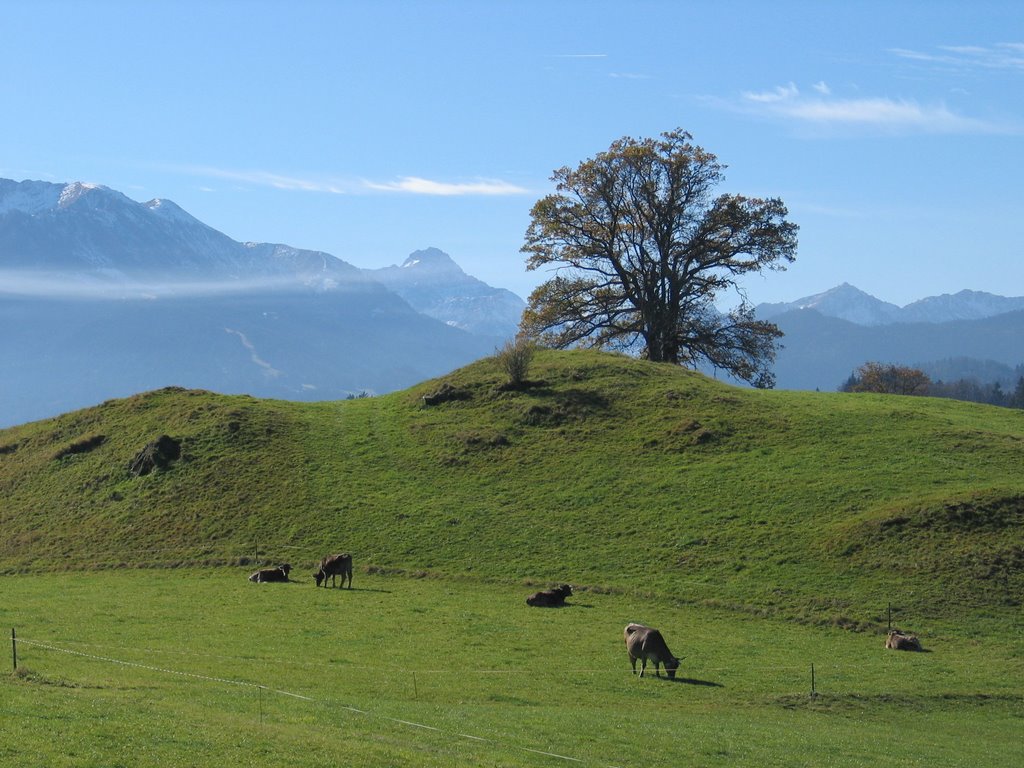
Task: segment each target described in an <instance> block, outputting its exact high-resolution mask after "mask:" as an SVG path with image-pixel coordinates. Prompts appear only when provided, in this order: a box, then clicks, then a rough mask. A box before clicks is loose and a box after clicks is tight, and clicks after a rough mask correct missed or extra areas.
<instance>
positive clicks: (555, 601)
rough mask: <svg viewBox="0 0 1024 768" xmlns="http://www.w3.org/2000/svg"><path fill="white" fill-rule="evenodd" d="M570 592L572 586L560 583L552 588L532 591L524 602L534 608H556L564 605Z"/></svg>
mask: <svg viewBox="0 0 1024 768" xmlns="http://www.w3.org/2000/svg"><path fill="white" fill-rule="evenodd" d="M571 594H572V587H570V586H569V585H568V584H561V585H559V586H557V587H555V588H554V589H546V590H544V591H543V592H534V593H533V594H532V595H530V596H529V597H528V598H526V604H527V605H532V606H534V607H535V608H557V607H559V606H562V605H565V598H567V597H569V595H571Z"/></svg>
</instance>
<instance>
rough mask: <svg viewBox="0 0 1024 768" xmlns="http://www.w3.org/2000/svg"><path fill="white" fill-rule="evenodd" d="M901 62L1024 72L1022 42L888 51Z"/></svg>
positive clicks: (1023, 47)
mask: <svg viewBox="0 0 1024 768" xmlns="http://www.w3.org/2000/svg"><path fill="white" fill-rule="evenodd" d="M889 53H892V54H894V55H896V56H899V57H900V58H902V59H909V60H911V61H917V62H922V63H929V64H937V65H942V66H944V67H956V68H961V69H966V68H970V69H978V68H982V69H1002V70H1017V71H1022V72H1024V43H997V44H995V45H987V46H985V45H944V46H940V47H938V48H937V49H935V50H934V51H916V50H911V49H908V48H891V49H889Z"/></svg>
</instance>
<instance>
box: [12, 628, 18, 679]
mask: <svg viewBox="0 0 1024 768" xmlns="http://www.w3.org/2000/svg"><path fill="white" fill-rule="evenodd" d="M11 659H12V660H13V662H14V671H15V672H17V671H18V635H17V633H15V631H14V627H11Z"/></svg>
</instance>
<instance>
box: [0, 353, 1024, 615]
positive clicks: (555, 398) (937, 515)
mask: <svg viewBox="0 0 1024 768" xmlns="http://www.w3.org/2000/svg"><path fill="white" fill-rule="evenodd" d="M530 375H531V379H532V380H533V381H532V383H531V386H529V387H526V388H522V389H520V390H510V389H508V388H507V387H503V386H502V385H503V383H504V381H505V376H504V375H503V374H502V373H501V372H500V370H499V368H498V366H497V364H496V362H495V361H494V360H491V359H485V360H481V361H479V362H477V363H474V364H473V365H470V366H468V367H466V368H463V369H460V370H458V371H455V372H453V373H452V374H450V375H449V376H446V377H444V379H443V380H435V381H429V382H424V383H423V384H421V385H418V386H416V387H413V388H411V389H409V390H406V391H403V392H398V393H394V394H391V395H386V396H382V397H376V398H368V399H359V400H349V401H343V402H325V403H312V404H310V403H301V404H300V403H290V402H281V401H273V400H256V399H253V398H249V397H244V396H230V397H229V396H221V395H216V394H211V393H208V392H200V391H188V390H180V389H164V390H160V391H156V392H150V393H146V394H141V395H137V396H134V397H131V398H127V399H123V400H116V401H110V402H107V403H104V404H102V405H100V406H97V407H95V408H90V409H86V410H82V411H77V412H74V413H70V414H66V415H64V416H62V417H59V418H57V419H51V420H47V421H41V422H35V423H32V424H27V425H23V426H19V427H15V428H12V429H7V430H3V431H0V498H2V499H3V504H2V507H0V529H2V530H3V532H4V535H3V536H2V537H0V570H2V571H5V572H8V573H11V572H23V571H48V570H63V569H69V568H75V569H78V568H83V567H96V568H99V567H114V566H119V565H126V566H132V567H165V566H175V565H184V564H188V565H197V564H240V563H241V564H245V563H248V562H251V561H252V560H254V559H255V558H256V556H257V555H258V556H259V558H260V559H261V560H269V561H284V560H287V561H290V562H291V563H292V564H293V565H295V566H297V567H298V568H299V569H300V571H301V570H307V569H311V568H312V563H313V562H314V561H315V560H316V559H318V558H319V557H320V556H321V555H322V554H325V553H327V552H328V551H337V550H340V549H342V548H344V549H347V550H349V551H351V552H353V554H354V556H355V561H356V567H357V571H358V570H359V569H360V568H367V567H371V568H375V569H380V570H381V571H382V572H390V571H399V572H405V573H414V574H423V575H433V574H437V575H444V576H447V577H451V578H471V579H476V580H480V581H488V582H505V583H534V582H538V583H540V582H549V581H569V582H571V583H573V584H577V585H581V586H583V587H587V588H590V589H592V590H595V591H611V592H622V593H629V594H636V595H650V596H652V597H659V598H670V599H675V600H678V601H681V602H690V603H697V602H699V603H705V604H708V605H714V606H723V607H734V608H739V609H741V610H749V611H757V612H762V613H769V614H776V615H780V616H786V617H791V618H799V619H802V620H807V621H814V622H831V623H835V624H839V625H843V626H851V627H866V626H877V625H879V624H882V625H884V623H885V615H884V614H885V609H886V605H887V604H888V603H889V602H892V603H893V605H894V606H895V607H896V609H897V610H898V611H901V612H902V613H903V615H915V616H931V617H933V618H943V617H948V618H955V617H963V616H964V615H965V613H966V612H970V613H975V614H979V613H980V614H983V613H985V612H996V613H1003V612H1010V611H1014V610H1019V604H1020V602H1019V601H1020V597H1021V595H1022V594H1024V474H1022V472H1021V469H1022V467H1024V412H1021V411H1016V410H1007V409H997V408H990V407H985V406H979V405H973V404H967V403H960V402H954V401H949V400H932V399H922V398H899V397H888V396H871V395H846V394H838V393H828V394H826V393H814V392H783V391H778V392H776V391H755V390H745V389H738V388H734V387H730V386H726V385H724V384H721V383H719V382H716V381H714V380H711V379H708V378H706V377H704V376H702V375H700V374H696V373H693V372H689V371H685V370H682V369H679V368H677V367H673V366H667V365H657V364H652V363H648V362H644V361H638V360H633V359H630V358H625V357H620V356H615V355H608V354H600V353H593V352H582V351H577V352H549V351H545V352H542V353H540V354H538V356H537V358H536V359H535V363H534V366H533V368H532V370H531V374H530ZM444 384H447V385H449V386H450V387H451V389H450V392H449V395H450V399H448V400H447V401H445V402H441V403H439V404H436V405H431V406H427V405H425V404H424V400H423V396H424V395H429V394H432V393H435V392H437V391H438V390H439V389H441V387H442V385H444ZM161 435H167V436H170V437H171V438H173V440H174V441H175V442H176V443H177V445H178V446H180V456H179V457H178V458H177V459H174V460H171V461H170V462H169V464H168V465H167V466H166V467H165V468H162V469H161V468H158V469H155V470H154V471H152V472H150V473H148V474H144V475H139V476H136V475H135V474H134V473H133V472H132V471H131V469H130V467H131V465H132V463H133V460H135V458H136V457H137V455H138V454H139V453H140V451H142V450H143V449H144V448H145V447H146V446H147V444H150V443H151V442H152V441H154V440H155V439H156V438H158V437H159V436H161ZM293 575H294V574H293ZM299 577H300V578H304V577H305V576H304V575H303V574H301V573H300V575H299Z"/></svg>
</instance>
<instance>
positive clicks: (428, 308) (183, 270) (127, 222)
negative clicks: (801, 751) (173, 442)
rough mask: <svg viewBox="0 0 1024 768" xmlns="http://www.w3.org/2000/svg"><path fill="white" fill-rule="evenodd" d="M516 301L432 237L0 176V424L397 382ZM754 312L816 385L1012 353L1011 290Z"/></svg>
mask: <svg viewBox="0 0 1024 768" xmlns="http://www.w3.org/2000/svg"><path fill="white" fill-rule="evenodd" d="M524 306H525V304H524V302H523V300H522V299H521V298H519V297H518V296H516V295H515V294H514V293H511V292H510V291H507V290H504V289H501V288H494V287H492V286H489V285H487V284H486V283H483V282H482V281H480V280H478V279H476V278H474V277H472V276H470V275H468V274H466V273H465V272H464V271H463V270H462V269H461V268H460V267H459V266H458V265H457V264H456V263H455V262H454V261H453V260H452V259H451V257H449V256H448V254H446V253H444V252H443V251H441V250H439V249H437V248H427V249H423V250H418V251H415V252H414V253H412V254H410V255H409V257H408V258H406V259H405V260H404V261H403V262H402V263H401V264H400V265H392V266H390V267H384V268H381V269H361V268H359V267H356V266H354V265H352V264H349V263H348V262H345V261H343V260H341V259H339V258H337V257H335V256H333V255H331V254H329V253H325V252H322V251H311V250H303V249H298V248H293V247H291V246H288V245H284V244H276V243H253V242H237V241H235V240H232V239H231V238H229V237H228V236H227V235H224V234H223V233H221V232H218V231H217V230H215V229H213V228H212V227H209V226H207V225H206V224H204V223H203V222H201V221H199V220H198V219H196V218H195V217H193V216H192V215H190V214H189V213H188V212H186V211H184V210H183V209H182V208H180V207H179V206H177V205H176V204H174V203H173V202H171V201H169V200H164V199H154V200H150V201H148V202H144V203H139V202H135V201H133V200H131V199H129V198H128V197H126V196H125V195H123V194H121V193H120V192H117V191H115V190H112V189H109V188H107V187H103V186H99V185H94V184H84V183H81V182H74V183H70V184H52V183H49V182H42V181H23V182H16V181H11V180H7V179H0V323H3V328H4V333H3V334H2V335H0V427H3V426H9V425H13V424H17V423H21V422H24V421H29V420H34V419H38V418H44V417H47V416H53V415H57V414H59V413H62V412H65V411H68V410H72V409H76V408H80V407H84V406H88V405H93V404H95V403H97V402H102V401H104V400H107V399H110V398H114V397H121V396H126V395H130V394H134V393H136V392H140V391H144V390H149V389H156V388H159V387H163V386H168V385H180V386H186V387H190V388H196V389H211V390H215V391H219V392H223V393H226V394H234V393H246V394H251V395H254V396H258V397H271V398H281V399H291V400H327V399H339V398H344V397H349V396H355V395H358V394H362V393H370V394H372V393H383V392H389V391H393V390H396V389H402V388H405V387H408V386H411V385H412V384H415V383H417V382H419V381H422V380H424V379H427V378H432V377H435V376H440V375H443V374H445V373H447V372H449V371H451V370H453V369H455V368H458V367H460V366H462V365H465V364H466V363H468V362H471V361H473V360H476V359H478V358H480V357H483V356H486V355H489V354H491V353H493V352H494V350H495V348H496V347H498V346H500V344H501V343H502V342H503V341H504V340H505V339H508V338H509V337H511V336H512V335H514V333H515V332H516V328H517V325H518V321H519V317H520V315H521V313H522V310H523V308H524ZM756 312H757V315H758V317H760V318H762V319H767V320H771V321H772V322H774V323H776V324H777V325H778V326H779V327H780V329H781V330H782V331H783V332H784V333H785V336H784V338H783V339H782V348H781V349H780V350H779V353H778V356H777V358H776V363H775V367H774V370H775V375H776V386H777V387H778V388H780V389H821V390H835V389H836V388H838V387H839V386H840V385H841V384H842V383H843V382H844V381H846V379H847V378H848V377H849V376H850V374H851V373H852V372H853V371H854V370H855V369H856V368H857V367H858V366H860V365H862V364H863V363H865V362H868V361H877V362H883V363H899V364H903V365H916V366H919V367H922V368H924V369H925V370H940V369H941V370H942V371H943V372H944V375H947V376H950V375H954V373H955V370H956V365H960V367H961V369H962V370H964V371H971V372H976V371H978V370H996V369H999V368H1000V366H1002V367H1003V368H1004V369H1005V370H1007V371H1009V370H1012V369H1013V367H1014V366H1017V365H1020V364H1021V363H1022V362H1024V297H1018V298H1007V297H1003V296H996V295H993V294H989V293H982V292H978V291H967V290H965V291H960V292H959V293H955V294H952V295H948V294H947V295H942V296H935V297H929V298H925V299H921V300H920V301H915V302H913V303H912V304H908V305H907V306H905V307H898V306H896V305H895V304H890V303H887V302H884V301H881V300H879V299H877V298H875V297H873V296H871V295H869V294H867V293H865V292H863V291H860V290H859V289H857V288H855V287H854V286H852V285H849V284H845V283H844V284H843V285H840V286H837V287H835V288H832V289H830V290H828V291H825V292H823V293H819V294H815V295H812V296H807V297H804V298H802V299H798V300H797V301H793V302H784V303H776V304H761V305H759V306H758V307H757V308H756ZM950 361H962V365H961V364H960V363H957V364H951V362H950ZM940 362H941V363H942V364H941V365H940V364H939V363H940ZM709 373H712V374H714V373H715V372H714V371H710V372H709Z"/></svg>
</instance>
